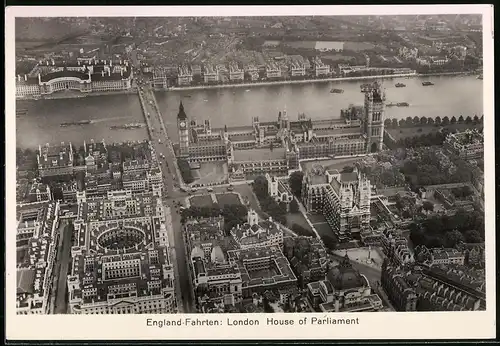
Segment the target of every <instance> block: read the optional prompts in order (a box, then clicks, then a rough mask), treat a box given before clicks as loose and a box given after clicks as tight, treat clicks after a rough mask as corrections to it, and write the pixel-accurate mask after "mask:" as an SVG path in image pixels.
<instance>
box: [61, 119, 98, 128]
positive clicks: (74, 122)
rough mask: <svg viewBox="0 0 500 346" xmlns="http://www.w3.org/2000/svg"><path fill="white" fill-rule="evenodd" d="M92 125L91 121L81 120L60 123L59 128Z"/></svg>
mask: <svg viewBox="0 0 500 346" xmlns="http://www.w3.org/2000/svg"><path fill="white" fill-rule="evenodd" d="M91 123H92V120H81V121H72V122H69V123H61V124H60V126H61V127H68V126H82V125H89V124H91Z"/></svg>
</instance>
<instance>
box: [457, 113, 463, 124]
mask: <svg viewBox="0 0 500 346" xmlns="http://www.w3.org/2000/svg"><path fill="white" fill-rule="evenodd" d="M463 122H464V116H463V115H460V116H459V117H458V123H459V124H462V123H463Z"/></svg>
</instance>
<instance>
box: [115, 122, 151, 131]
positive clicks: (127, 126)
mask: <svg viewBox="0 0 500 346" xmlns="http://www.w3.org/2000/svg"><path fill="white" fill-rule="evenodd" d="M143 127H146V124H144V123H132V124H125V125H113V126H110V127H109V128H110V129H111V130H135V129H140V128H143Z"/></svg>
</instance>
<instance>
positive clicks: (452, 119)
mask: <svg viewBox="0 0 500 346" xmlns="http://www.w3.org/2000/svg"><path fill="white" fill-rule="evenodd" d="M456 123H457V118H455V116H452V117H451V120H450V124H452V125H453V124H456Z"/></svg>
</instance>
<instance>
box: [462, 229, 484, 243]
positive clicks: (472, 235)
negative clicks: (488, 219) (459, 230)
mask: <svg viewBox="0 0 500 346" xmlns="http://www.w3.org/2000/svg"><path fill="white" fill-rule="evenodd" d="M464 236H465V241H466V242H467V243H482V242H483V241H484V239H483V238H482V237H481V234H479V232H478V231H476V230H470V231H467V232H465V234H464Z"/></svg>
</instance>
